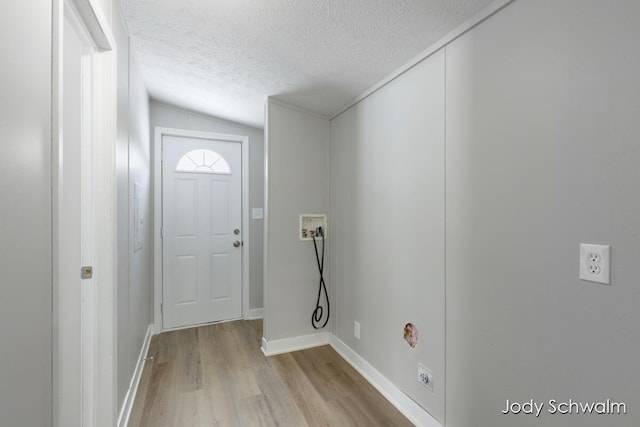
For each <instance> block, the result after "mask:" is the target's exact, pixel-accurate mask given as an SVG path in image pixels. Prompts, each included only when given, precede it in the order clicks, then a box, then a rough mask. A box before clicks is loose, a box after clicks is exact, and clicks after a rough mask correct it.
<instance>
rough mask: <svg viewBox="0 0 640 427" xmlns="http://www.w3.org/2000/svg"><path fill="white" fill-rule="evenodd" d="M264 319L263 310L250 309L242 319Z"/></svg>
mask: <svg viewBox="0 0 640 427" xmlns="http://www.w3.org/2000/svg"><path fill="white" fill-rule="evenodd" d="M263 317H264V308H251V309H249V313H248V314H247V315H246V316H245V317H244V318H245V319H246V320H255V319H262V318H263Z"/></svg>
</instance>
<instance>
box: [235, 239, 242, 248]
mask: <svg viewBox="0 0 640 427" xmlns="http://www.w3.org/2000/svg"><path fill="white" fill-rule="evenodd" d="M233 247H234V248H238V247H240V242H239V241H238V240H236V241H235V242H233Z"/></svg>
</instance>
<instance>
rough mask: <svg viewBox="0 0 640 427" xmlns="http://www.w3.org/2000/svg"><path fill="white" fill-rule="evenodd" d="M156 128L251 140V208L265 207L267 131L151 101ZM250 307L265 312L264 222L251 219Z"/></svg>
mask: <svg viewBox="0 0 640 427" xmlns="http://www.w3.org/2000/svg"><path fill="white" fill-rule="evenodd" d="M156 126H159V127H168V128H176V129H187V130H197V131H202V132H217V133H227V134H232V135H243V136H248V137H249V208H262V207H264V132H263V131H262V129H257V128H253V127H249V126H245V125H241V124H238V123H235V122H230V121H227V120H223V119H219V118H216V117H211V116H207V115H204V114H199V113H196V112H193V111H188V110H184V109H182V108H179V107H175V106H172V105H168V104H164V103H161V102H158V101H154V100H152V101H151V131H152V132H153V131H154V128H155V127H156ZM249 221H250V223H249V241H250V245H251V247H250V248H249V262H250V265H249V280H250V283H249V307H250V308H251V309H252V310H253V309H261V308H262V307H263V303H262V299H263V295H262V292H263V291H262V288H263V286H262V283H263V273H262V253H263V237H262V234H263V220H260V219H250V220H249Z"/></svg>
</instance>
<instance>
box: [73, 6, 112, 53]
mask: <svg viewBox="0 0 640 427" xmlns="http://www.w3.org/2000/svg"><path fill="white" fill-rule="evenodd" d="M70 1H71V2H73V4H74V5H75V7H76V9H77V11H78V14H79V17H80V18H81V19H82V22H83V23H84V25H85V26H86V27H87V30H88V31H89V34H91V38H92V39H93V41H94V43H95V44H96V47H98V49H100V50H112V49H113V48H114V47H115V45H116V42H115V39H114V37H113V34H111V26H110V25H109V23H108V21H107V19H106V18H105V14H104V12H103V10H102V8H101V7H100V5H99V4H96V3H98V2H97V1H96V0H70Z"/></svg>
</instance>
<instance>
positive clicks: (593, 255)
mask: <svg viewBox="0 0 640 427" xmlns="http://www.w3.org/2000/svg"><path fill="white" fill-rule="evenodd" d="M610 266H611V246H604V245H588V244H586V243H582V244H580V279H581V280H586V281H588V282H596V283H603V284H605V285H609V284H611V274H610V273H611V272H610V270H611V269H610Z"/></svg>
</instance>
